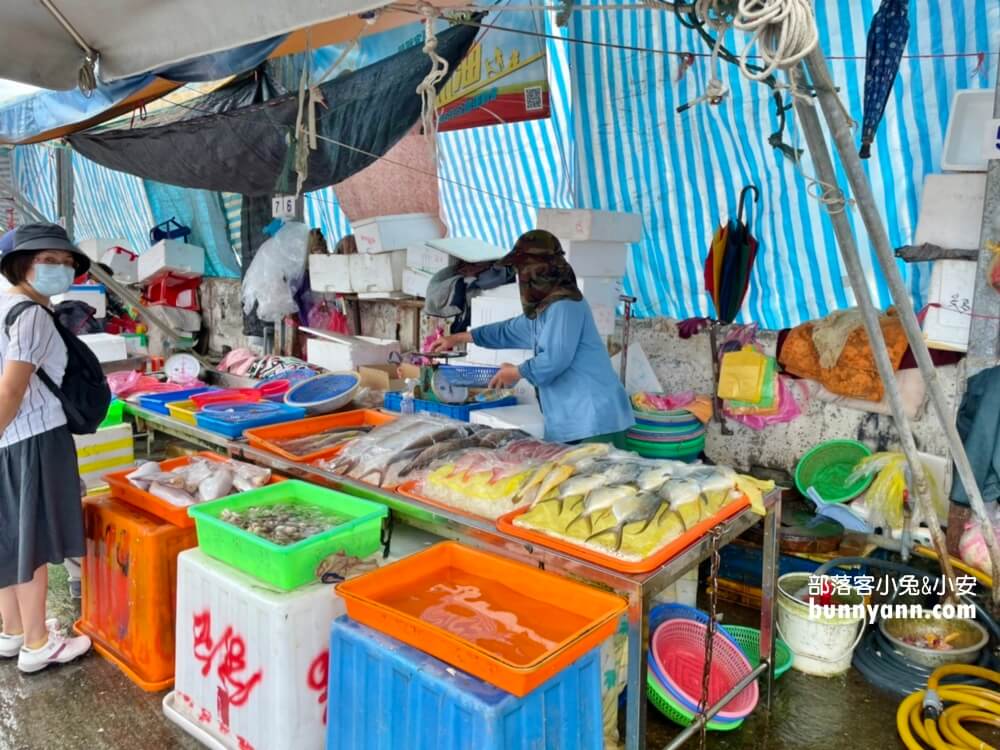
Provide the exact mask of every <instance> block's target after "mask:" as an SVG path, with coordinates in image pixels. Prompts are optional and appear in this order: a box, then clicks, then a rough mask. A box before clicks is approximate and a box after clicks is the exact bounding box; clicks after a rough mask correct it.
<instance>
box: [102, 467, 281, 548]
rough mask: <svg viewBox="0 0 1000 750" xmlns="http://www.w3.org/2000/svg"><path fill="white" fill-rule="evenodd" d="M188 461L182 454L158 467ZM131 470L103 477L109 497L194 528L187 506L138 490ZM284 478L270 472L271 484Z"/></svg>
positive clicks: (177, 523) (166, 469)
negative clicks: (174, 503)
mask: <svg viewBox="0 0 1000 750" xmlns="http://www.w3.org/2000/svg"><path fill="white" fill-rule="evenodd" d="M197 455H198V456H200V457H201V458H207V459H208V460H209V461H217V462H220V463H221V462H223V461H227V460H228V459H226V458H224V457H223V456H220V455H218V454H217V453H210V452H208V451H202V452H201V453H198V454H197ZM189 463H191V459H190V457H188V456H182V457H181V458H173V459H170V460H169V461H161V462H160V468H161V469H163V470H164V471H173V470H174V469H179V468H180V467H182V466H187V465H188V464H189ZM133 471H135V469H134V468H133V469H126V470H125V471H116V472H114V473H113V474H108V475H107V476H105V477H104V481H105V482H107V483H108V487H109V488H110V489H111V497H113V498H115V499H116V500H120V501H122V502H123V503H128V504H129V505H133V506H135V507H136V508H139V509H140V510H143V511H145V512H147V513H149V514H151V515H154V516H156V517H157V518H162V519H163V520H164V521H168V522H170V523H172V524H173V525H174V526H179V527H181V528H183V529H193V528H194V519H193V518H191V517H189V516H188V512H187V511H188V509H187V506H185V507H183V508H181V507H179V506H177V505H171V504H170V503H168V502H167V501H166V500H161V499H160V498H158V497H156V496H155V495H150V494H149V493H148V492H145V491H143V490H140V489H139V488H138V487H136V486H135V485H134V484H132V483H131V482H130V481H128V480H127V479H126V478H125V477H127V476H128V475H129V474H131V473H132V472H133ZM284 479H285V478H284V477H281V476H278V475H277V474H272V475H271V484H274V483H275V482H282V481H284Z"/></svg>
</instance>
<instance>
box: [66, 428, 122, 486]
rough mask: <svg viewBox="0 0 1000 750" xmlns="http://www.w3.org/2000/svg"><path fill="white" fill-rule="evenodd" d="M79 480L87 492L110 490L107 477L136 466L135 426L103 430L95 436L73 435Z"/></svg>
mask: <svg viewBox="0 0 1000 750" xmlns="http://www.w3.org/2000/svg"><path fill="white" fill-rule="evenodd" d="M73 443H74V444H75V445H76V461H77V465H78V467H79V470H80V479H82V480H83V483H84V484H85V485H86V486H87V489H88V490H94V489H97V488H99V487H105V486H107V482H105V481H104V476H105V475H106V474H110V473H111V472H114V471H121V470H122V469H126V468H128V467H130V466H132V465H133V464H134V463H135V445H134V442H133V439H132V425H131V424H127V423H126V424H120V425H115V426H114V427H104V428H102V429H100V430H98V431H97V432H95V433H94V434H93V435H74V436H73Z"/></svg>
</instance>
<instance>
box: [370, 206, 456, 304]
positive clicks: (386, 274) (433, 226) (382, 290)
mask: <svg viewBox="0 0 1000 750" xmlns="http://www.w3.org/2000/svg"><path fill="white" fill-rule="evenodd" d="M353 228H354V239H355V241H356V242H357V244H358V254H357V255H352V256H351V259H350V269H351V286H352V287H353V289H354V291H355V292H357V294H358V296H359V297H360V298H361V299H364V298H366V297H368V298H374V299H378V298H384V297H393V296H399V295H400V294H402V291H403V272H404V270H405V269H406V248H408V247H412V246H413V245H415V244H418V243H421V242H425V241H427V240H434V239H439V238H440V237H443V236H444V231H443V229H442V226H441V222H440V221H438V219H437V217H435V216H432V215H430V214H402V215H400V216H380V217H377V218H374V219H366V220H365V221H359V222H357V223H355V224H354V225H353ZM425 291H426V290H425Z"/></svg>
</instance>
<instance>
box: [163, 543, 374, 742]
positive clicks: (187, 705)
mask: <svg viewBox="0 0 1000 750" xmlns="http://www.w3.org/2000/svg"><path fill="white" fill-rule="evenodd" d="M345 611H346V609H345V607H344V602H343V600H342V599H341V598H340V597H338V596H336V594H335V593H334V589H333V587H332V586H327V585H324V584H321V583H315V584H312V585H309V586H303V587H302V588H299V589H296V590H295V591H290V592H285V591H279V590H277V589H274V588H272V587H270V586H268V585H267V584H266V583H263V582H261V581H259V580H257V579H256V578H251V577H250V576H248V575H246V574H244V573H242V572H240V571H238V570H236V569H235V568H232V567H230V566H228V565H225V564H224V563H221V562H218V561H216V560H213V559H211V558H210V557H208V556H207V555H205V554H204V553H202V552H201V551H200V550H198V549H192V550H188V551H186V552H182V553H181V554H180V556H179V557H178V558H177V641H176V643H177V646H176V653H177V665H176V667H177V669H176V676H175V679H174V691H173V692H172V693H170V694H169V695H167V697H166V698H165V699H164V702H163V707H164V713H166V715H167V716H168V718H170V719H171V720H172V721H174V722H176V723H177V724H178V725H180V726H181V727H182V728H183V729H184V730H185V731H187V732H189V733H190V734H192V735H193V736H194V737H196V738H197V739H199V740H201V741H202V742H203V743H205V744H208V745H209V747H221V748H232V750H242V749H243V748H246V747H253V748H257V749H258V750H286V749H287V750H323V748H325V747H326V712H327V702H328V699H329V697H328V695H327V684H328V682H327V673H328V664H329V659H330V651H329V648H330V627H331V624H332V622H333V620H334V619H336V618H337V617H339V616H340V615H342V614H344V613H345ZM363 708H364V707H363V706H353V707H352V706H342V705H339V704H338V702H337V697H336V696H334V697H333V700H332V709H333V710H334V711H343V710H363Z"/></svg>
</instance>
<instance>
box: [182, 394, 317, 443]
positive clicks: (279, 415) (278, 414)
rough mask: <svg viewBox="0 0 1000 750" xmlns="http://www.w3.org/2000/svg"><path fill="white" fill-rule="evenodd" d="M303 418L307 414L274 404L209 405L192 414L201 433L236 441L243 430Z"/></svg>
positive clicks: (265, 402) (269, 402) (300, 410)
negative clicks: (214, 434) (203, 431)
mask: <svg viewBox="0 0 1000 750" xmlns="http://www.w3.org/2000/svg"><path fill="white" fill-rule="evenodd" d="M243 414H245V416H243ZM305 415H306V410H305V409H300V408H298V407H296V406H286V405H285V404H276V403H274V402H273V401H258V402H256V403H249V404H248V403H233V404H212V405H209V406H206V407H205V408H204V409H202V410H201V411H200V412H198V413H197V414H195V420H196V421H197V422H198V426H199V427H201V428H202V429H205V430H208V431H210V432H216V433H218V434H220V435H224V436H225V437H227V438H231V439H233V440H235V439H237V438H241V437H243V432H244V430H250V429H253V428H254V427H265V426H267V425H272V424H280V423H282V422H294V421H295V420H296V419H302V418H303V417H305Z"/></svg>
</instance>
